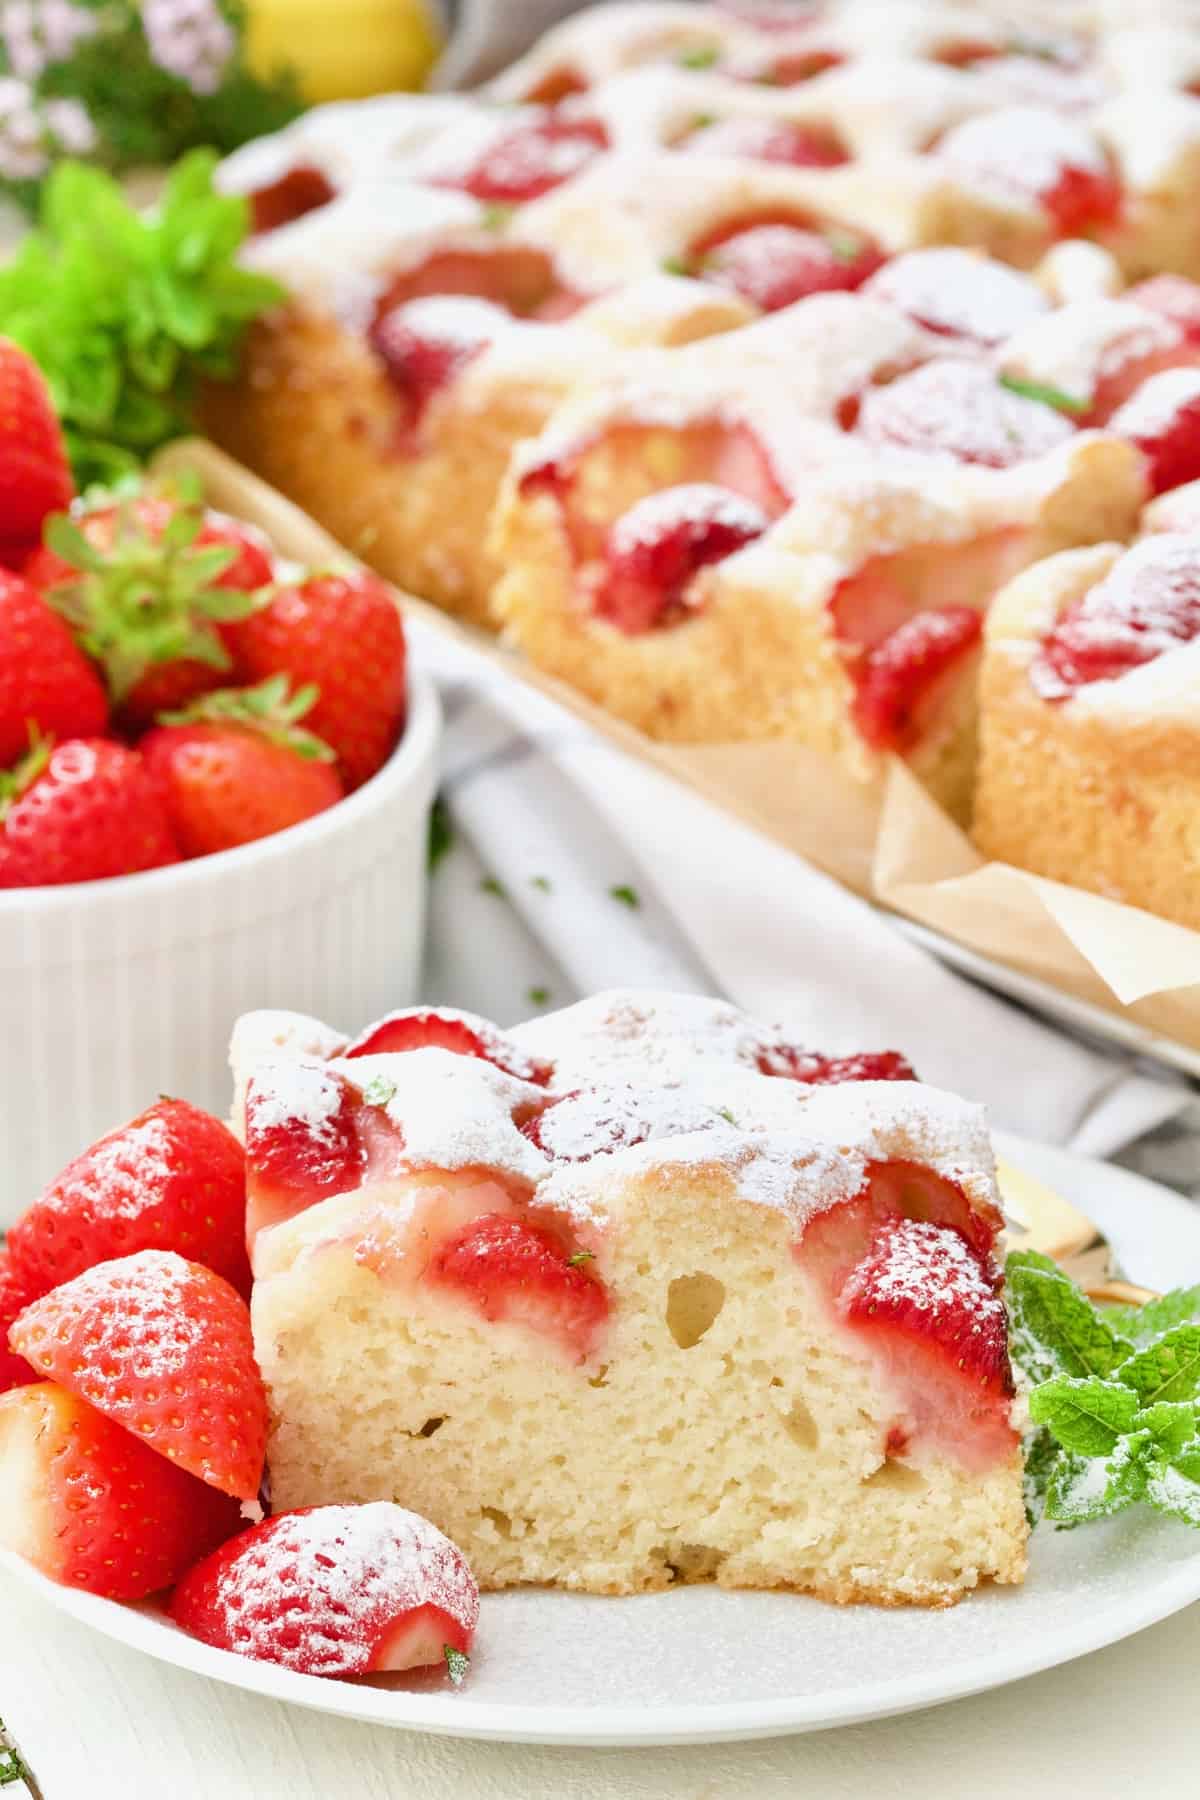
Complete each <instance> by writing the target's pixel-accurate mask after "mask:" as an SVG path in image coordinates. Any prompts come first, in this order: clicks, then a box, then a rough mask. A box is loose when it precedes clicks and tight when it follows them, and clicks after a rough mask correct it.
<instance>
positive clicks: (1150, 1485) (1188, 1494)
mask: <svg viewBox="0 0 1200 1800" xmlns="http://www.w3.org/2000/svg"><path fill="white" fill-rule="evenodd" d="M1198 1464H1200V1455H1198V1456H1196V1457H1195V1458H1192V1459H1191V1461H1190V1467H1191V1468H1192V1470H1193V1471H1194V1472H1193V1473H1191V1474H1189V1473H1186V1472H1185V1470H1184V1468H1183V1467H1181V1466H1180V1465H1179V1464H1178V1463H1168V1464H1167V1466H1166V1467H1165V1468H1161V1469H1156V1470H1155V1471H1154V1473H1153V1474H1152V1475H1151V1476H1150V1479H1149V1480H1148V1481H1147V1483H1146V1499H1147V1500H1148V1501H1149V1502H1150V1504H1151V1506H1154V1507H1157V1509H1158V1511H1159V1512H1163V1513H1169V1514H1170V1515H1171V1517H1172V1518H1176V1519H1182V1520H1183V1522H1184V1524H1185V1525H1200V1469H1198V1468H1197V1465H1198Z"/></svg>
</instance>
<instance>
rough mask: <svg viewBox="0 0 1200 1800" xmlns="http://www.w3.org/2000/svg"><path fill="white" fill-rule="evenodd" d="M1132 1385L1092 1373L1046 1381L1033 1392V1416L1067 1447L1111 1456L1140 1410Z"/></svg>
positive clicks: (1081, 1452)
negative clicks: (1078, 1377) (1079, 1377)
mask: <svg viewBox="0 0 1200 1800" xmlns="http://www.w3.org/2000/svg"><path fill="white" fill-rule="evenodd" d="M1138 1410H1139V1409H1138V1397H1137V1395H1136V1394H1135V1393H1134V1391H1133V1389H1132V1388H1127V1387H1123V1386H1122V1385H1121V1383H1120V1382H1117V1381H1102V1380H1100V1379H1099V1377H1098V1376H1095V1375H1091V1376H1087V1377H1085V1378H1083V1379H1076V1378H1074V1377H1065V1378H1061V1379H1058V1380H1055V1381H1044V1382H1043V1383H1042V1385H1041V1386H1040V1387H1037V1388H1034V1390H1033V1392H1032V1393H1031V1394H1030V1396H1029V1416H1030V1418H1031V1419H1032V1420H1033V1422H1034V1424H1035V1425H1045V1426H1048V1427H1049V1429H1050V1431H1051V1433H1052V1434H1053V1436H1054V1437H1055V1438H1056V1439H1057V1441H1058V1442H1059V1443H1060V1444H1061V1445H1062V1447H1063V1449H1064V1450H1070V1451H1073V1452H1074V1453H1075V1455H1077V1456H1111V1455H1112V1453H1113V1451H1114V1450H1115V1449H1116V1447H1117V1441H1118V1439H1119V1438H1121V1437H1122V1436H1123V1435H1124V1434H1125V1432H1127V1431H1129V1430H1131V1429H1132V1426H1133V1422H1134V1420H1135V1418H1136V1417H1137V1414H1138Z"/></svg>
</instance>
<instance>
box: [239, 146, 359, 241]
mask: <svg viewBox="0 0 1200 1800" xmlns="http://www.w3.org/2000/svg"><path fill="white" fill-rule="evenodd" d="M336 193H337V190H336V188H334V186H333V184H332V182H330V181H329V180H328V178H327V177H326V176H325V175H323V174H322V173H321V171H320V169H314V168H312V167H310V166H309V165H308V164H306V163H297V165H296V167H295V168H294V169H289V170H288V172H287V174H286V175H281V176H280V177H279V180H278V181H272V182H270V183H269V184H268V185H267V186H266V187H260V188H255V190H254V192H253V193H252V194H251V195H249V201H250V228H251V230H252V231H253V232H254V233H255V234H256V235H257V234H258V233H261V232H264V231H276V230H278V228H279V227H280V226H281V225H291V224H292V223H293V221H294V220H296V219H302V218H303V217H304V215H305V213H310V212H316V210H317V208H318V207H319V206H327V205H328V203H329V202H330V201H331V200H332V199H334V198H335V196H336Z"/></svg>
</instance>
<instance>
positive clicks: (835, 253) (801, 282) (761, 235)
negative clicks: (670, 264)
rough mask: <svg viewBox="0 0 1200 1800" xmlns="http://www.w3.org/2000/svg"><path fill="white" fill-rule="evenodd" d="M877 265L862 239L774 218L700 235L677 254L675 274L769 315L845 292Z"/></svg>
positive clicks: (781, 214) (874, 249)
mask: <svg viewBox="0 0 1200 1800" xmlns="http://www.w3.org/2000/svg"><path fill="white" fill-rule="evenodd" d="M882 262H883V253H882V251H881V250H880V249H879V246H878V245H877V244H876V242H875V240H874V239H873V238H871V237H869V236H868V235H867V233H866V232H864V231H858V230H854V229H852V228H850V227H848V226H844V225H839V224H835V223H833V222H832V221H828V220H819V219H816V218H813V217H811V216H809V215H805V214H801V213H797V212H796V211H795V210H790V211H784V210H775V211H770V212H759V213H755V214H752V215H750V216H745V215H744V216H743V217H741V218H740V219H729V220H726V221H725V222H724V224H722V225H720V226H719V227H718V228H717V229H716V230H714V231H710V232H706V233H705V235H704V236H703V237H701V238H698V239H697V240H696V241H695V242H694V243H693V244H691V245H690V246H689V247H688V248H687V250H686V251H685V252H684V255H683V257H682V259H681V267H682V269H683V271H684V272H685V273H688V274H693V275H697V276H699V277H700V278H701V279H703V280H705V281H711V282H713V283H714V284H715V285H716V286H717V287H723V288H727V289H729V290H730V291H731V292H732V293H735V294H737V295H739V296H740V297H741V298H742V299H743V300H747V301H749V302H750V304H751V305H752V306H757V307H758V308H759V310H760V311H762V312H766V313H770V312H777V311H778V310H779V308H780V307H783V306H791V305H792V304H793V303H794V302H795V301H797V300H804V299H807V298H808V296H809V295H810V294H828V293H848V292H852V291H853V290H854V289H855V288H858V287H861V286H862V284H863V282H864V281H865V280H866V279H867V277H868V276H869V275H872V274H874V272H875V270H876V269H877V268H879V266H880V264H881V263H882Z"/></svg>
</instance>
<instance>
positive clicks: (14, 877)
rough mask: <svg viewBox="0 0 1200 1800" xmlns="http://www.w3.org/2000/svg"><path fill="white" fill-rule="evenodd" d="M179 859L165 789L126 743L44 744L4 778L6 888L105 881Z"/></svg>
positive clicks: (1, 862) (1, 844)
mask: <svg viewBox="0 0 1200 1800" xmlns="http://www.w3.org/2000/svg"><path fill="white" fill-rule="evenodd" d="M178 861H179V850H178V847H177V846H176V843H175V840H174V838H173V837H172V835H171V827H170V824H169V822H168V819H167V814H166V810H165V808H164V806H163V803H162V800H161V798H160V796H159V793H158V789H157V788H156V786H155V784H154V782H153V780H152V779H151V776H150V773H149V771H148V770H147V768H146V766H145V764H144V763H143V761H142V759H141V757H140V756H139V754H138V752H137V751H136V750H129V749H127V748H126V746H125V745H124V744H114V743H110V742H109V741H108V740H107V739H104V738H68V739H67V740H66V742H65V743H62V744H56V745H55V746H54V747H53V748H51V747H50V746H49V745H48V744H42V745H39V746H37V747H36V748H35V749H34V750H33V751H31V753H30V755H29V756H28V757H27V758H26V760H25V762H24V763H23V764H22V765H20V766H19V767H18V768H17V769H15V770H13V771H11V772H10V773H9V774H7V775H3V776H0V888H14V887H51V886H60V885H62V884H63V883H64V882H70V881H100V880H102V879H104V878H105V877H106V876H110V875H134V874H137V873H138V872H139V870H142V869H159V868H162V867H163V866H164V864H166V863H174V862H178Z"/></svg>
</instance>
